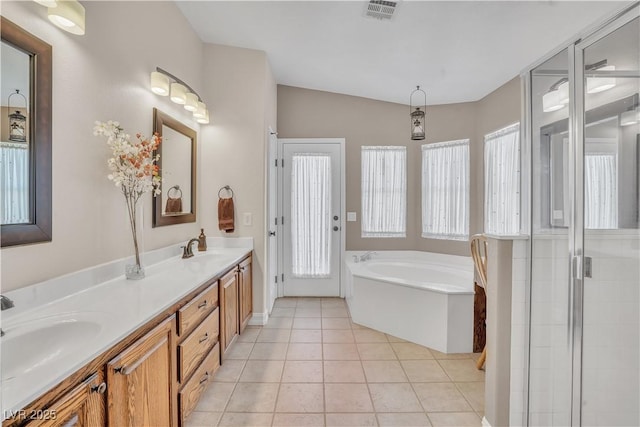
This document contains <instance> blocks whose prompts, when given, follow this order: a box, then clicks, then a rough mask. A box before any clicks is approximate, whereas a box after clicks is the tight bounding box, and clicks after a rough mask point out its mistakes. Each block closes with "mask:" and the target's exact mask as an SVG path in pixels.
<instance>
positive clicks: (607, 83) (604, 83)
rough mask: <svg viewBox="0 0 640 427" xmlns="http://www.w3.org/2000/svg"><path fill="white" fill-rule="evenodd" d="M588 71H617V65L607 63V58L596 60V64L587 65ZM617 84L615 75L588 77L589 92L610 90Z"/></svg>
mask: <svg viewBox="0 0 640 427" xmlns="http://www.w3.org/2000/svg"><path fill="white" fill-rule="evenodd" d="M585 69H586V71H587V72H588V71H615V70H616V67H615V65H607V60H606V59H603V60H602V61H599V62H596V63H595V64H591V65H587V66H586V67H585ZM615 85H616V79H615V78H614V77H588V78H587V93H598V92H604V91H605V90H609V89H611V88H613V87H615Z"/></svg>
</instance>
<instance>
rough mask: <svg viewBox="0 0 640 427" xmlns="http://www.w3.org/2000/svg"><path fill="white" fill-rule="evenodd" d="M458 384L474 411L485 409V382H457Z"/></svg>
mask: <svg viewBox="0 0 640 427" xmlns="http://www.w3.org/2000/svg"><path fill="white" fill-rule="evenodd" d="M456 386H457V387H458V390H460V393H462V395H463V396H464V397H465V399H467V402H469V404H470V405H471V407H472V408H473V410H474V411H476V412H481V411H484V382H473V383H456Z"/></svg>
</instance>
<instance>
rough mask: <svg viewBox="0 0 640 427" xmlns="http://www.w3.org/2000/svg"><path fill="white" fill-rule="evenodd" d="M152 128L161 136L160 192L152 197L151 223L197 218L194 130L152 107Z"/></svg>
mask: <svg viewBox="0 0 640 427" xmlns="http://www.w3.org/2000/svg"><path fill="white" fill-rule="evenodd" d="M153 131H154V132H157V133H158V134H160V136H162V143H161V144H160V147H159V148H158V151H157V153H158V154H160V160H159V161H158V166H159V167H160V176H161V177H162V188H161V190H162V193H161V194H159V195H158V196H156V197H154V198H153V226H154V227H160V226H163V225H172V224H183V223H186V222H195V221H196V148H197V145H196V131H194V130H193V129H191V128H188V127H187V126H185V125H184V124H182V123H180V122H179V121H177V120H176V119H174V118H172V117H170V116H168V115H167V114H165V113H163V112H162V111H159V110H158V109H156V108H154V109H153Z"/></svg>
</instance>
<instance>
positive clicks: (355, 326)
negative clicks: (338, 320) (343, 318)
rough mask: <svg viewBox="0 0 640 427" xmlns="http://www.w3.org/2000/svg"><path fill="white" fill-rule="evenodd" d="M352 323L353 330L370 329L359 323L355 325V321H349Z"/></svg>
mask: <svg viewBox="0 0 640 427" xmlns="http://www.w3.org/2000/svg"><path fill="white" fill-rule="evenodd" d="M349 321H350V323H351V329H369V328H367V327H366V326H363V325H360V324H358V323H354V322H353V320H351V319H349Z"/></svg>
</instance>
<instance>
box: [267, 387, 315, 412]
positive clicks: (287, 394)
mask: <svg viewBox="0 0 640 427" xmlns="http://www.w3.org/2000/svg"><path fill="white" fill-rule="evenodd" d="M322 394H323V387H322V384H282V385H281V386H280V392H279V393H278V404H277V405H276V412H323V411H324V399H323V395H322Z"/></svg>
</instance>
